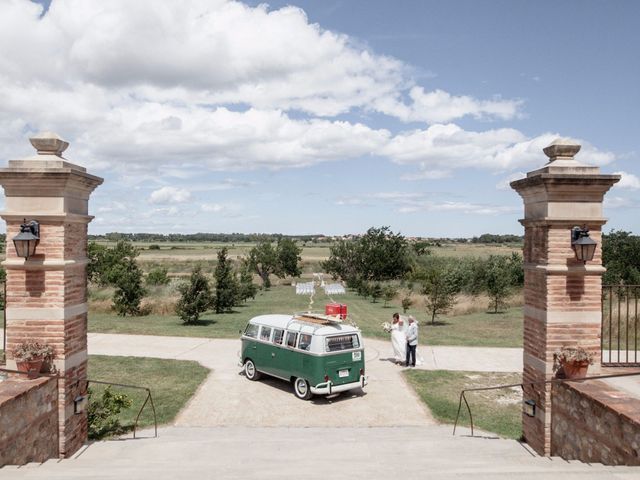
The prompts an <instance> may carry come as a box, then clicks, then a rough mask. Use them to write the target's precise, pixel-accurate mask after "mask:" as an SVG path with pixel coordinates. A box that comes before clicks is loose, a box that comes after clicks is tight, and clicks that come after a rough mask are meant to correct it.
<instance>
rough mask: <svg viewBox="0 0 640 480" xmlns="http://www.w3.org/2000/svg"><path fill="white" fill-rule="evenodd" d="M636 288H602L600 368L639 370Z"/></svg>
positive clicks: (638, 297) (638, 289)
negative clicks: (630, 368) (615, 367)
mask: <svg viewBox="0 0 640 480" xmlns="http://www.w3.org/2000/svg"><path fill="white" fill-rule="evenodd" d="M639 300H640V285H605V286H603V287H602V365H604V366H628V367H635V366H640V351H638V323H639V322H638V320H640V319H639V318H638V302H639Z"/></svg>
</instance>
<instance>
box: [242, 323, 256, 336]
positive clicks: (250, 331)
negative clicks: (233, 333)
mask: <svg viewBox="0 0 640 480" xmlns="http://www.w3.org/2000/svg"><path fill="white" fill-rule="evenodd" d="M244 335H245V336H246V337H251V338H258V325H254V324H253V323H250V324H249V325H247V328H246V329H245V331H244Z"/></svg>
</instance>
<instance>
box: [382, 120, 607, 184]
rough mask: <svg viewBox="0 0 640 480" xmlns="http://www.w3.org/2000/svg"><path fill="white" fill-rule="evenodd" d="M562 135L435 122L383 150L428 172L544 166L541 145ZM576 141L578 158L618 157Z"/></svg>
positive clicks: (590, 160) (600, 161) (601, 161)
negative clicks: (532, 134) (533, 134)
mask: <svg viewBox="0 0 640 480" xmlns="http://www.w3.org/2000/svg"><path fill="white" fill-rule="evenodd" d="M559 136H560V135H558V134H553V133H545V134H542V135H539V136H537V137H534V138H527V137H526V136H525V135H524V134H523V133H521V132H519V131H518V130H515V129H512V128H501V129H496V130H486V131H481V132H473V131H468V130H463V129H462V128H461V127H459V126H458V125H455V124H446V125H432V126H430V127H429V128H427V129H426V130H414V131H410V132H404V133H400V134H398V135H396V136H394V137H393V138H392V139H391V140H390V141H389V143H388V144H387V145H386V146H385V147H383V148H382V149H381V153H383V154H384V155H387V156H388V157H389V158H391V159H392V160H393V161H394V162H396V163H399V164H403V165H416V166H417V167H418V168H419V169H420V171H421V173H423V172H424V174H425V175H429V173H428V172H431V171H434V170H436V171H438V170H442V171H451V170H454V169H462V168H480V169H487V170H490V171H508V170H512V169H514V168H524V167H528V168H536V167H542V166H543V165H544V164H545V163H546V162H547V161H548V158H546V157H545V155H544V153H543V152H542V149H543V148H544V147H546V146H547V145H549V144H550V143H551V142H552V141H553V140H555V139H556V138H558V137H559ZM577 141H578V143H581V144H582V149H581V151H580V153H578V156H577V159H578V160H579V161H581V162H583V163H588V164H592V165H605V164H607V163H610V162H612V161H613V160H614V159H615V157H614V155H613V154H612V153H610V152H603V151H600V150H598V149H597V148H595V147H593V146H592V145H590V144H589V143H588V142H585V141H581V140H577Z"/></svg>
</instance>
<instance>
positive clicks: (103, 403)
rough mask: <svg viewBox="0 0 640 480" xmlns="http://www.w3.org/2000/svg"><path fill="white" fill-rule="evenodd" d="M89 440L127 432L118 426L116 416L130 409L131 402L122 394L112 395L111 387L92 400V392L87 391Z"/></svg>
mask: <svg viewBox="0 0 640 480" xmlns="http://www.w3.org/2000/svg"><path fill="white" fill-rule="evenodd" d="M88 393H89V408H88V409H87V413H88V416H89V438H91V439H94V440H97V439H100V438H104V437H106V436H110V435H119V434H122V433H124V432H126V431H127V430H128V428H127V427H123V426H122V425H121V424H120V420H119V419H118V415H120V412H121V411H122V410H124V409H126V408H129V407H131V404H132V403H133V402H132V400H131V399H130V398H129V397H128V396H127V395H125V394H123V393H113V392H112V391H111V386H108V387H107V388H105V389H104V391H103V392H102V395H101V396H100V397H99V398H97V399H93V398H92V397H93V392H92V391H91V389H89V392H88Z"/></svg>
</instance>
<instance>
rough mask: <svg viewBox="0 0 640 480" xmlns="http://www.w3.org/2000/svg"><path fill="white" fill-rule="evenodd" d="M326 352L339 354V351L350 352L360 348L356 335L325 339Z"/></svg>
mask: <svg viewBox="0 0 640 480" xmlns="http://www.w3.org/2000/svg"><path fill="white" fill-rule="evenodd" d="M325 346H326V351H327V352H339V351H341V350H351V349H352V348H359V347H360V340H359V338H358V334H357V333H352V334H350V335H339V336H335V337H327V338H326V345H325Z"/></svg>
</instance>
